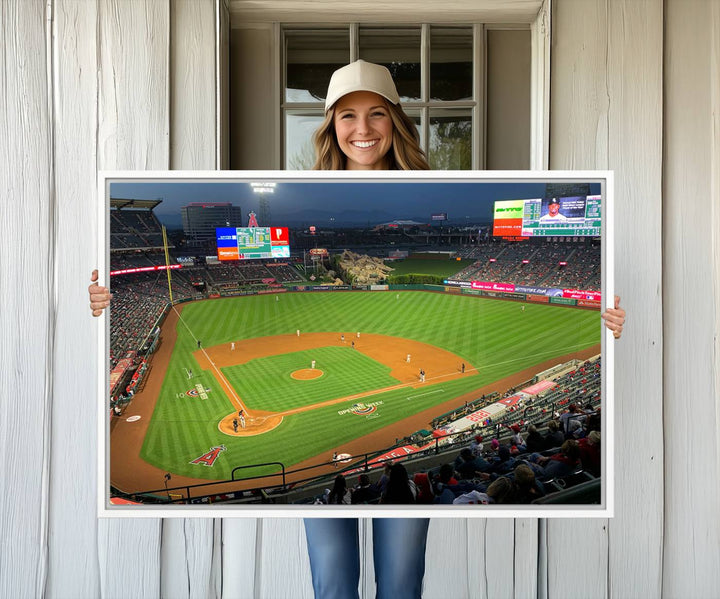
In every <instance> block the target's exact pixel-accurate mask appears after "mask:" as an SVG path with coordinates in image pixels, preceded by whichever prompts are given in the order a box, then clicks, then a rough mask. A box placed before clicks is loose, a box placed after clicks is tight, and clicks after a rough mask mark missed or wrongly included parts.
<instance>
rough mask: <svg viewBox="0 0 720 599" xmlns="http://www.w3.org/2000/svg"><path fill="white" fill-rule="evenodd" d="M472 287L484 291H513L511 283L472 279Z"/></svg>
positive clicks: (513, 286) (513, 287)
mask: <svg viewBox="0 0 720 599" xmlns="http://www.w3.org/2000/svg"><path fill="white" fill-rule="evenodd" d="M472 288H473V289H483V290H485V291H502V292H505V293H507V292H510V293H512V292H513V291H515V285H513V284H512V283H492V282H490V281H472Z"/></svg>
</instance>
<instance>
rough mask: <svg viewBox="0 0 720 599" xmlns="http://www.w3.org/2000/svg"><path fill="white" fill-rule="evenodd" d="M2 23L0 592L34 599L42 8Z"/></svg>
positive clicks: (48, 163)
mask: <svg viewBox="0 0 720 599" xmlns="http://www.w3.org/2000/svg"><path fill="white" fill-rule="evenodd" d="M0 27H1V28H2V42H1V43H0V55H1V56H0V58H1V59H2V60H1V61H0V64H2V74H1V75H0V119H2V121H1V122H0V126H1V127H2V134H1V135H0V173H1V174H2V177H1V178H0V180H2V192H0V193H2V197H1V198H0V222H2V226H3V235H2V236H0V299H1V301H2V307H1V308H0V335H2V339H1V341H2V342H0V381H2V385H3V391H2V393H0V410H2V414H1V415H0V423H1V424H0V463H2V468H1V469H0V489H2V493H0V596H3V597H36V596H38V595H39V594H40V593H42V590H43V588H44V586H45V581H46V578H47V542H48V523H47V518H48V503H49V500H50V496H49V488H48V487H49V477H50V453H51V451H50V443H51V439H52V432H51V431H52V427H53V424H52V418H51V411H52V409H53V408H52V388H51V385H52V374H53V373H52V352H53V346H54V343H55V311H54V310H53V307H52V303H53V302H54V299H55V298H54V289H53V285H54V271H55V269H54V266H55V264H54V259H55V256H54V255H53V253H52V251H51V248H52V243H53V242H52V239H53V233H54V231H53V228H54V222H53V219H54V217H55V205H56V202H55V193H54V190H53V185H52V168H53V155H52V154H53V141H52V118H53V115H52V111H51V107H50V94H51V89H50V82H49V81H48V76H47V74H48V71H49V68H50V62H49V52H48V46H47V43H48V39H49V36H48V35H47V29H46V22H45V3H44V2H43V1H42V0H35V1H31V2H24V3H13V4H8V3H2V5H0ZM18 541H19V542H18Z"/></svg>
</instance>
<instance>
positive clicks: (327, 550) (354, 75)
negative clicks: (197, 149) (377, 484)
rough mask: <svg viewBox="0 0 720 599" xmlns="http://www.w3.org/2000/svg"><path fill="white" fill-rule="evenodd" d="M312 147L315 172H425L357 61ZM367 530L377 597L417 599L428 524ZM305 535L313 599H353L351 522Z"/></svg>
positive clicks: (375, 68)
mask: <svg viewBox="0 0 720 599" xmlns="http://www.w3.org/2000/svg"><path fill="white" fill-rule="evenodd" d="M313 142H314V144H315V153H316V161H315V165H314V167H313V168H314V169H315V170H388V169H392V170H428V169H429V168H430V167H429V165H428V163H427V160H426V159H425V155H424V153H423V151H422V150H421V149H420V143H419V137H418V134H417V129H416V128H415V124H414V123H413V122H412V120H410V118H409V117H408V116H407V115H406V114H405V113H404V112H403V110H402V108H400V96H399V95H398V93H397V90H396V89H395V83H394V82H393V80H392V76H391V75H390V71H388V70H387V69H386V68H385V67H382V66H380V65H375V64H372V63H368V62H364V61H362V60H358V61H357V62H354V63H351V64H349V65H347V66H345V67H342V68H340V69H338V70H337V71H335V73H333V75H332V78H331V79H330V85H329V86H328V93H327V98H326V100H325V120H324V121H323V123H322V124H321V125H320V127H319V128H318V130H317V131H316V132H315V135H314V136H313ZM403 470H404V468H403ZM396 476H397V473H396ZM405 479H406V480H407V474H405ZM389 480H391V479H389ZM372 524H373V555H374V564H375V581H376V584H377V597H378V598H384V597H387V598H389V597H393V598H395V599H403V598H405V597H407V598H418V599H419V597H420V594H421V591H422V578H423V574H424V572H425V543H426V539H427V529H428V524H429V520H428V519H427V518H375V519H373V522H372ZM305 533H306V536H307V544H308V552H309V554H310V566H311V569H312V580H313V588H314V590H315V596H316V597H317V598H326V597H327V598H328V599H330V598H337V599H345V598H356V597H358V582H359V579H360V548H359V536H358V521H357V520H356V519H354V518H347V519H330V518H317V519H316V518H306V519H305Z"/></svg>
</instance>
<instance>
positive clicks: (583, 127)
mask: <svg viewBox="0 0 720 599" xmlns="http://www.w3.org/2000/svg"><path fill="white" fill-rule="evenodd" d="M226 11H227V6H226V2H225V1H224V0H135V1H132V2H131V1H126V0H97V1H91V0H87V1H84V0H5V1H3V2H0V32H1V33H0V35H1V36H2V37H1V39H2V43H1V44H0V58H1V59H2V60H1V61H0V64H2V65H3V67H2V68H3V72H2V75H1V76H0V129H1V130H2V135H1V136H0V176H1V178H0V180H1V181H2V186H0V189H1V191H0V193H1V194H2V196H1V197H0V223H2V226H3V235H1V236H0V250H1V251H0V335H2V337H1V338H0V381H2V390H1V391H0V464H2V469H0V483H1V484H0V597H9V598H16V597H18V598H20V597H41V596H47V597H59V598H63V597H67V598H95V597H103V598H115V597H118V598H136V597H137V598H140V597H148V598H156V597H172V598H175V597H179V598H185V597H188V598H189V597H199V598H200V597H202V598H204V597H213V598H214V597H218V598H220V597H222V598H231V597H241V598H245V597H247V598H250V597H258V598H271V599H273V598H276V597H288V598H295V597H310V596H311V594H312V593H311V588H310V577H309V569H308V561H307V557H306V550H305V540H304V534H303V529H302V523H301V522H300V521H299V520H294V521H285V520H283V521H279V520H271V519H264V520H252V519H232V520H230V519H228V520H224V521H220V520H217V521H213V520H164V521H162V520H157V519H156V520H123V521H105V520H100V521H98V520H97V519H96V518H95V501H94V489H95V484H96V464H95V462H96V431H95V424H94V423H95V413H96V406H95V402H96V397H95V388H96V385H95V380H94V379H95V374H94V373H95V367H94V365H95V363H96V362H95V360H96V357H95V356H96V352H95V350H96V346H95V327H96V326H97V325H98V323H97V321H95V320H92V319H91V318H90V316H89V310H88V307H87V296H86V292H85V287H86V285H87V283H88V281H87V276H88V273H89V272H90V271H91V270H92V268H93V267H94V266H95V263H96V258H95V257H94V256H95V247H96V232H95V225H94V222H95V214H96V202H97V198H96V197H95V173H96V170H97V169H166V168H185V169H191V168H192V169H212V168H216V167H217V166H218V164H223V162H222V161H223V159H224V158H225V151H224V150H223V148H226V147H227V139H226V137H225V135H224V132H223V129H222V127H219V126H218V122H220V123H223V122H225V121H226V116H224V115H225V105H224V103H223V102H222V101H221V100H222V98H221V97H220V98H219V97H218V92H217V90H218V89H219V86H218V85H217V84H218V79H217V76H216V73H217V70H218V69H217V65H218V64H220V65H221V68H226V67H224V66H222V65H224V64H225V63H224V56H225V55H226V53H227V46H226V45H224V44H223V43H221V44H220V47H221V48H224V52H223V51H217V49H216V48H217V43H216V40H217V37H218V33H217V31H218V29H217V28H216V22H217V21H218V19H219V20H220V21H221V22H222V23H223V27H220V29H219V30H220V31H223V28H226V27H227V14H226ZM552 35H553V41H552V51H551V56H552V60H551V83H552V87H551V124H550V148H551V155H550V166H551V168H562V169H568V168H580V169H590V168H601V169H604V168H609V169H614V170H615V172H616V198H617V205H616V210H615V211H616V214H617V219H616V248H615V254H616V273H615V274H616V285H617V288H618V289H619V290H620V292H621V295H622V296H623V305H624V307H625V308H626V309H627V310H628V312H629V319H628V324H627V328H626V331H625V333H624V335H623V339H622V340H621V341H620V342H619V343H618V345H617V348H616V356H617V359H616V363H617V368H616V429H615V430H616V517H615V518H614V519H612V520H599V521H598V520H585V521H578V520H560V521H558V520H553V521H546V520H540V521H538V520H533V519H518V520H487V521H485V520H472V521H466V520H460V519H458V520H452V521H437V520H435V521H433V522H432V524H431V527H430V537H429V550H428V569H427V576H426V585H425V596H426V598H435V597H452V598H453V599H454V598H466V597H467V598H485V597H541V598H544V597H568V598H571V597H623V598H624V597H660V596H664V597H708V598H711V597H717V596H718V589H720V568H718V564H719V563H720V519H719V518H718V507H720V452H719V451H718V447H720V438H719V433H718V430H720V399H719V393H720V368H719V367H718V362H719V360H720V116H719V115H720V2H715V1H713V0H665V1H664V2H663V0H553V16H552ZM221 39H224V40H226V37H224V34H221ZM222 83H223V85H225V83H226V82H222ZM220 95H222V94H220ZM367 536H368V535H364V537H363V538H365V541H366V549H365V552H366V553H367V554H368V555H369V553H370V550H369V545H368V539H367V538H366V537H367ZM449 579H451V580H452V583H451V584H450V585H448V580H449ZM372 586H373V584H372V570H371V567H368V568H367V569H366V570H365V571H364V574H363V587H364V589H365V590H366V592H367V593H368V596H371V594H370V593H371V590H372ZM448 586H450V588H452V592H449V591H448Z"/></svg>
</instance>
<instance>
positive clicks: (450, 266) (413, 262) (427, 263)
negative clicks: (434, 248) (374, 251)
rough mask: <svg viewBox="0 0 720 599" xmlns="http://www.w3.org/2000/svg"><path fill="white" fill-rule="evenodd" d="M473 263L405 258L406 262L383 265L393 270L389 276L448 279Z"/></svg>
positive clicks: (392, 262)
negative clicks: (427, 276)
mask: <svg viewBox="0 0 720 599" xmlns="http://www.w3.org/2000/svg"><path fill="white" fill-rule="evenodd" d="M474 262H475V261H474V260H455V259H452V260H451V259H445V260H419V259H417V258H407V259H406V260H386V261H385V264H387V265H388V266H390V267H391V268H394V269H395V270H393V271H392V272H391V273H390V275H391V276H397V275H412V274H424V275H437V276H439V277H445V278H448V277H451V276H452V275H454V274H455V273H458V272H460V271H461V270H462V269H463V268H465V267H467V266H470V265H471V264H473V263H474Z"/></svg>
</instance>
